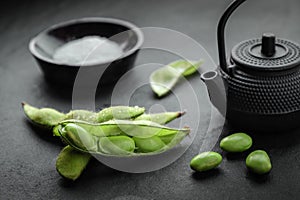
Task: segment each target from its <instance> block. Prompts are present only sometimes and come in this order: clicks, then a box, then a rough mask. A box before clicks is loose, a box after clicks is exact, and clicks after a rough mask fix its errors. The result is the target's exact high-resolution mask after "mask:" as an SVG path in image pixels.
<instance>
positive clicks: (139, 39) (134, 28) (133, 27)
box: [29, 17, 144, 67]
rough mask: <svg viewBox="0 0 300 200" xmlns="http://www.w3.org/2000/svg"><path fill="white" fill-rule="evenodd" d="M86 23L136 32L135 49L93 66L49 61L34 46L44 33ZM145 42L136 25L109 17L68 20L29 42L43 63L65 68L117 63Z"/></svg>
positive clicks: (35, 54)
mask: <svg viewBox="0 0 300 200" xmlns="http://www.w3.org/2000/svg"><path fill="white" fill-rule="evenodd" d="M85 22H99V23H101V22H104V23H105V22H107V23H112V24H117V25H121V26H124V27H127V28H128V30H132V31H134V32H135V34H136V35H137V42H136V44H135V45H134V47H133V48H131V49H130V50H129V51H126V52H124V54H122V56H120V57H118V58H117V59H115V60H111V61H107V62H95V63H92V64H84V63H83V64H72V65H71V64H68V63H59V62H55V61H54V60H51V59H48V58H46V57H44V56H41V55H40V54H39V53H38V52H37V51H36V49H35V47H34V45H35V44H36V40H37V37H38V36H39V35H41V34H43V33H47V32H49V31H51V30H54V29H57V28H60V27H64V26H68V25H72V24H77V23H85ZM143 42H144V34H143V32H142V31H141V30H140V28H139V27H137V26H136V25H134V24H133V23H131V22H128V21H125V20H122V19H117V18H109V17H85V18H79V19H72V20H68V21H64V22H60V23H57V24H54V25H52V26H50V27H48V28H46V29H44V30H43V31H41V32H39V33H38V34H36V35H35V36H34V37H33V38H32V39H31V40H30V42H29V50H30V52H31V54H32V55H33V56H35V57H37V58H39V59H41V60H43V61H46V62H48V63H51V64H55V65H64V66H70V67H83V66H96V65H101V64H102V65H103V64H110V63H112V62H116V61H118V60H121V59H123V58H125V57H127V56H129V55H131V54H133V53H134V52H136V51H137V50H138V49H140V47H141V46H142V45H143Z"/></svg>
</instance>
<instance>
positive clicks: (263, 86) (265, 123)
mask: <svg viewBox="0 0 300 200" xmlns="http://www.w3.org/2000/svg"><path fill="white" fill-rule="evenodd" d="M245 1H246V0H235V1H234V2H233V3H232V4H231V5H230V6H229V7H228V8H227V10H226V11H225V13H224V14H223V16H222V18H221V19H220V22H219V25H218V48H219V62H220V66H219V69H218V70H216V71H209V72H205V73H204V74H202V75H201V78H202V80H203V81H204V82H205V84H206V86H207V88H208V92H209V95H210V99H211V102H212V104H213V105H214V106H215V107H216V108H217V109H218V110H219V111H220V112H221V113H222V114H223V115H224V116H226V118H227V119H228V122H229V124H231V125H232V126H233V127H235V128H238V129H240V130H252V131H267V132H270V131H271V132H277V131H283V130H287V129H294V128H297V127H298V126H300V123H299V122H298V119H300V118H299V117H300V46H299V45H298V44H296V43H294V42H292V41H289V40H286V39H279V38H276V36H275V35H274V34H272V33H265V34H263V36H262V38H260V39H249V40H246V41H243V42H241V43H239V44H237V45H236V46H235V47H234V48H233V49H232V51H231V56H230V59H228V60H227V59H226V50H225V49H226V48H225V40H224V30H225V26H226V22H227V21H228V19H229V17H230V15H231V14H232V13H233V12H234V10H235V9H236V8H238V6H239V5H241V4H242V3H244V2H245Z"/></svg>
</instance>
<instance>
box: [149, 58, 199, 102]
mask: <svg viewBox="0 0 300 200" xmlns="http://www.w3.org/2000/svg"><path fill="white" fill-rule="evenodd" d="M202 63H203V61H202V60H201V61H196V62H195V61H187V60H178V61H175V62H172V63H170V64H168V65H166V66H164V67H162V68H160V69H157V70H156V71H154V72H153V73H152V74H151V75H150V84H151V88H152V90H153V91H154V92H155V93H156V94H157V95H158V96H159V97H161V96H164V95H166V94H167V93H169V92H170V90H171V89H172V88H173V87H174V86H175V85H176V83H177V82H178V80H179V79H180V78H181V77H182V76H189V75H191V74H193V73H195V72H196V71H197V69H198V68H199V67H200V65H201V64H202Z"/></svg>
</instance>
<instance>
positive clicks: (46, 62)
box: [29, 18, 143, 86]
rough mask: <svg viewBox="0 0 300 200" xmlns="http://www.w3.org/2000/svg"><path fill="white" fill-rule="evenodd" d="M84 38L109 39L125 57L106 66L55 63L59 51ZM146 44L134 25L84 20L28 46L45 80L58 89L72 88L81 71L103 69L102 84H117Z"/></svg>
mask: <svg viewBox="0 0 300 200" xmlns="http://www.w3.org/2000/svg"><path fill="white" fill-rule="evenodd" d="M85 36H100V37H106V38H109V39H110V40H112V41H114V42H116V43H118V44H119V45H120V46H121V47H122V49H123V55H122V56H121V57H119V58H118V59H115V60H112V61H111V62H106V63H93V64H84V63H83V64H78V65H73V64H71V65H69V64H65V63H59V62H57V61H56V60H54V59H53V55H54V53H55V51H56V50H57V48H59V47H60V46H62V45H64V44H65V43H67V42H70V41H72V40H75V39H79V38H82V37H85ZM142 43H143V34H142V32H141V31H140V29H138V27H136V26H135V25H133V24H131V23H129V22H126V21H123V20H119V19H112V18H82V19H75V20H71V21H67V22H63V23H60V24H57V25H54V26H51V27H50V28H48V29H46V30H44V31H42V32H41V33H39V34H38V35H37V36H36V37H34V38H33V39H32V40H31V41H30V43H29V50H30V52H31V54H32V55H33V56H34V58H35V59H36V60H37V62H38V64H39V66H40V68H41V70H42V71H43V73H44V76H45V78H46V79H47V80H48V81H50V82H51V83H56V84H59V85H62V84H64V85H69V86H71V85H73V84H74V81H75V78H76V75H77V72H78V70H79V68H80V67H85V68H91V69H93V68H95V67H96V68H97V69H99V68H103V70H104V73H103V75H102V77H101V79H100V83H103V84H109V83H113V82H115V81H116V80H118V79H119V78H120V77H121V76H122V75H123V74H124V73H125V72H126V71H128V70H129V69H130V68H131V67H133V64H134V61H135V59H136V56H137V53H138V51H139V49H140V48H141V46H142Z"/></svg>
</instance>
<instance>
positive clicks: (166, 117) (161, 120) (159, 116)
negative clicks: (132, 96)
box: [134, 112, 185, 125]
mask: <svg viewBox="0 0 300 200" xmlns="http://www.w3.org/2000/svg"><path fill="white" fill-rule="evenodd" d="M184 114H185V112H165V113H154V114H142V115H140V116H138V117H137V118H135V119H134V120H148V121H152V122H155V123H158V124H161V125H164V124H167V123H169V122H170V121H172V120H174V119H176V118H179V117H181V116H182V115H184Z"/></svg>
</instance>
